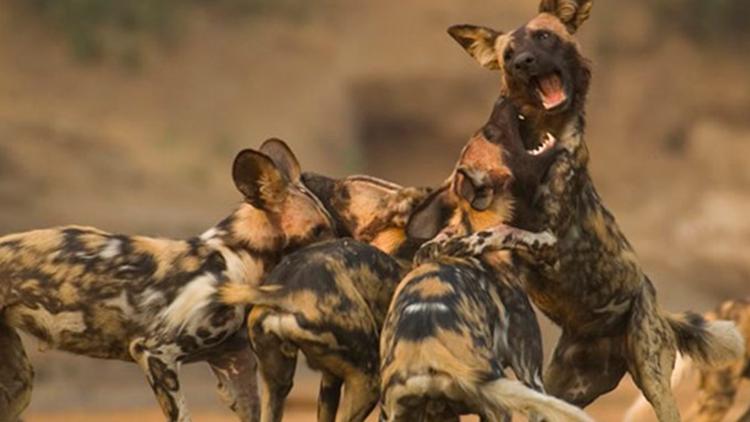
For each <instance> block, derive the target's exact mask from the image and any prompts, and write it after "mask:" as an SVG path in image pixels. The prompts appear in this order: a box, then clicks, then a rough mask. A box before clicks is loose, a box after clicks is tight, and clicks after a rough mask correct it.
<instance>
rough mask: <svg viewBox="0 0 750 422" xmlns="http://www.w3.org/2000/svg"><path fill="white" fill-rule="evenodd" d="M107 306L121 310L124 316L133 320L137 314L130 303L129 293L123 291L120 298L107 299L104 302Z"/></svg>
mask: <svg viewBox="0 0 750 422" xmlns="http://www.w3.org/2000/svg"><path fill="white" fill-rule="evenodd" d="M103 303H104V305H105V306H109V307H112V308H116V309H119V310H120V312H122V314H123V315H124V316H126V317H128V318H133V317H134V316H135V312H134V309H133V307H132V306H130V303H129V302H128V293H127V292H126V291H123V292H122V293H120V295H119V296H117V297H113V298H111V299H107V300H105V301H104V302H103Z"/></svg>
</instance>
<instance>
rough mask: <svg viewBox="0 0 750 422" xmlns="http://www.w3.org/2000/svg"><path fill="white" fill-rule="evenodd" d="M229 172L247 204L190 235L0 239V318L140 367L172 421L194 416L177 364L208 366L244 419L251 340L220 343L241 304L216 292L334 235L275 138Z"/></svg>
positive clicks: (236, 325) (52, 341)
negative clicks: (181, 237)
mask: <svg viewBox="0 0 750 422" xmlns="http://www.w3.org/2000/svg"><path fill="white" fill-rule="evenodd" d="M269 156H270V157H269ZM232 175H233V178H234V183H235V185H236V186H237V189H238V190H239V191H240V192H241V193H242V194H243V195H244V197H245V201H244V203H243V204H241V205H240V207H239V208H238V209H237V210H236V211H235V212H234V213H232V214H231V215H230V216H229V217H227V218H226V219H224V220H223V221H222V222H220V223H219V224H218V225H216V226H214V227H213V228H212V229H210V230H208V231H207V232H205V233H203V234H202V235H201V236H200V237H195V238H191V239H189V240H184V241H181V240H167V239H159V238H149V237H142V236H124V235H118V234H110V233H105V232H103V231H100V230H97V229H94V228H89V227H74V226H70V227H61V228H55V229H47V230H35V231H30V232H25V233H19V234H12V235H8V236H5V237H2V238H0V280H2V282H1V283H0V311H2V322H3V323H4V324H7V325H8V326H10V327H13V328H15V329H20V330H23V331H26V332H28V333H29V334H31V335H33V336H34V337H36V338H38V339H39V340H40V341H42V342H43V343H46V344H47V345H48V346H49V347H52V348H55V349H59V350H65V351H68V352H72V353H76V354H81V355H85V356H90V357H95V358H105V359H120V360H125V361H134V362H136V363H137V364H138V365H139V366H140V367H141V369H142V370H143V371H144V372H145V373H146V378H147V379H148V382H149V384H150V385H151V387H152V389H153V390H154V393H155V394H156V397H157V399H158V401H159V404H160V405H161V408H162V410H163V412H164V413H165V415H166V417H167V418H168V419H169V420H171V421H188V420H190V416H189V414H188V410H187V407H186V405H185V401H184V397H183V394H182V392H181V390H180V383H179V381H178V370H179V367H180V365H181V364H182V363H184V362H188V361H194V360H197V359H202V360H207V361H208V362H209V364H210V365H211V367H212V369H213V371H214V372H215V374H216V375H217V377H218V379H219V382H220V388H221V393H222V398H224V399H225V400H226V401H227V402H228V404H229V405H230V406H231V407H232V409H233V410H235V411H236V412H237V414H238V415H239V416H240V417H241V418H242V419H243V420H251V419H252V418H254V415H253V412H254V409H252V405H253V399H254V398H255V396H256V395H257V391H252V388H248V386H254V384H252V382H253V379H254V376H255V373H254V370H255V360H254V358H253V356H252V354H251V352H250V349H249V344H248V343H247V341H245V342H244V345H245V346H244V347H242V341H241V339H240V341H239V342H238V343H237V342H235V343H233V344H232V347H234V346H237V348H236V349H234V348H224V347H223V346H224V344H225V343H226V342H227V341H230V340H232V339H233V338H234V336H235V335H236V333H238V331H240V328H241V327H242V324H243V322H244V320H245V309H244V307H242V306H227V305H225V304H222V303H221V302H220V301H219V300H218V295H217V292H218V289H219V287H220V286H222V285H224V284H226V283H229V282H232V283H250V284H255V283H259V281H260V279H261V277H262V276H263V275H264V274H265V273H266V272H268V271H269V270H270V269H271V268H272V267H273V266H274V265H275V264H276V263H277V261H278V260H279V259H280V257H281V255H282V254H283V253H285V252H291V251H293V250H295V249H297V248H299V247H301V246H304V245H307V244H309V243H312V242H313V241H316V240H321V239H325V238H327V237H330V236H331V235H332V222H331V220H330V216H329V215H328V214H327V212H326V211H325V209H324V207H323V206H322V204H320V202H319V201H318V200H317V199H316V198H315V196H314V195H312V194H311V193H310V192H309V191H308V190H307V189H306V188H305V187H304V186H303V185H302V184H301V183H300V181H299V175H300V171H299V167H298V164H297V161H296V159H295V157H294V155H293V154H292V153H291V151H290V150H289V149H288V147H287V146H286V145H285V144H284V143H283V142H281V141H278V140H269V141H266V142H265V143H264V144H263V146H262V147H261V152H258V151H254V150H244V151H242V152H240V153H239V154H238V155H237V157H236V159H235V161H234V166H233V169H232Z"/></svg>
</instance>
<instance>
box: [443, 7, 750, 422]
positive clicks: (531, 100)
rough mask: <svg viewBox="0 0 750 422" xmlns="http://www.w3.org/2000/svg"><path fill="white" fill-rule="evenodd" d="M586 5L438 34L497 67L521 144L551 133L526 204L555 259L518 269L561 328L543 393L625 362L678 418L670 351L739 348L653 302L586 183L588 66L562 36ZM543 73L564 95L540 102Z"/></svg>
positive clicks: (661, 409) (603, 381)
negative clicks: (549, 158)
mask: <svg viewBox="0 0 750 422" xmlns="http://www.w3.org/2000/svg"><path fill="white" fill-rule="evenodd" d="M591 4H592V1H591V0H580V2H578V1H575V0H544V1H542V5H541V8H540V11H541V13H540V14H539V15H538V16H537V17H536V18H534V19H532V20H531V21H530V22H529V23H527V24H526V25H524V26H522V27H521V28H519V29H516V30H515V31H512V32H510V33H501V32H499V31H495V30H492V29H488V28H482V27H475V26H470V25H460V26H455V27H452V28H451V29H450V30H449V32H450V34H451V35H452V36H453V37H454V38H455V39H456V40H457V41H458V42H459V43H460V44H461V45H462V46H463V47H464V48H465V49H466V50H467V51H469V53H470V54H471V55H472V56H473V57H474V58H476V59H477V61H479V62H480V63H481V64H482V65H483V66H485V67H487V68H491V69H499V70H500V72H501V75H502V88H501V92H502V93H503V94H504V95H506V96H508V97H509V98H510V99H511V101H513V103H514V104H515V105H516V107H518V109H519V110H520V112H521V113H522V115H523V116H524V117H525V130H524V134H525V136H524V142H526V144H527V147H532V146H533V145H534V144H535V143H538V142H539V140H540V139H542V137H543V136H545V135H546V134H547V133H551V134H552V135H554V137H555V138H556V139H557V148H558V149H559V150H560V153H559V155H558V156H557V158H556V160H555V162H554V164H553V165H552V166H551V168H550V171H549V173H548V175H547V177H546V178H545V180H544V181H543V183H542V185H541V186H540V189H539V191H538V192H539V195H538V197H537V198H536V200H535V203H534V206H533V212H534V213H539V215H540V217H541V220H542V221H544V223H545V224H546V225H548V227H549V229H550V230H551V231H552V232H553V233H554V234H555V236H556V237H557V239H558V243H557V247H556V249H557V255H558V259H557V261H558V265H557V267H555V268H550V267H546V268H542V267H539V266H538V265H535V264H534V263H533V262H527V263H525V264H521V267H520V268H521V269H522V270H523V271H524V273H525V274H524V277H523V278H524V280H526V285H525V289H526V291H527V292H528V294H529V295H530V297H531V299H532V301H533V302H534V303H535V304H536V305H537V306H538V307H539V308H540V309H541V310H542V311H543V312H544V313H545V314H546V315H547V316H549V317H550V318H551V319H552V320H553V321H554V322H555V323H556V324H558V325H559V326H560V327H561V328H562V330H563V333H562V337H561V338H560V340H559V342H558V344H557V347H556V349H555V352H554V355H553V357H552V360H551V363H550V366H549V367H548V369H547V371H546V373H545V387H546V389H547V392H549V393H551V394H554V395H555V396H557V397H561V398H564V399H565V400H567V401H569V402H571V403H575V404H577V405H580V406H585V405H587V404H589V403H591V402H592V401H593V400H594V399H596V398H597V397H598V396H600V395H601V394H604V393H606V392H608V391H610V390H612V389H614V388H615V387H616V386H617V384H618V383H619V381H620V379H621V378H622V376H623V375H624V374H625V373H626V372H628V373H630V375H631V376H632V377H633V380H634V381H635V383H636V384H637V385H638V387H639V388H640V389H641V391H643V393H644V394H645V396H646V398H647V399H648V400H649V401H650V402H651V404H652V405H653V407H654V409H655V411H656V413H657V415H658V416H659V419H660V420H661V421H670V422H673V421H678V420H679V419H680V416H679V412H678V410H677V406H676V405H675V402H674V398H673V396H672V393H671V390H670V385H669V382H670V376H669V375H670V373H671V371H672V366H673V364H674V359H675V353H676V350H677V349H678V348H679V350H680V351H682V352H684V353H686V354H688V355H690V356H691V357H693V358H694V359H698V360H701V361H703V362H704V363H707V364H718V363H721V362H726V361H731V360H733V359H737V358H738V357H739V356H741V355H742V353H743V351H742V350H743V341H742V340H741V337H740V336H739V333H738V332H737V330H736V328H735V327H734V324H733V323H731V322H718V321H714V322H707V321H706V320H705V319H703V318H701V317H700V316H698V315H695V314H692V313H685V314H671V313H668V312H666V311H664V310H662V309H661V308H660V307H659V305H658V303H657V300H656V292H655V290H654V287H653V284H652V283H651V281H650V280H649V279H648V277H647V276H646V275H645V274H644V273H643V270H642V269H641V266H640V264H639V262H638V259H637V257H636V255H635V252H634V251H633V249H632V247H631V246H630V244H629V243H628V241H627V239H626V238H625V236H624V235H623V234H622V232H621V231H620V229H619V227H618V225H617V223H616V222H615V219H614V217H613V216H612V214H611V213H610V212H609V211H608V210H607V208H606V207H605V206H604V205H603V204H602V201H601V199H600V197H599V195H598V194H597V192H596V189H595V187H594V184H593V182H592V180H591V177H590V175H589V172H588V169H587V165H588V150H587V148H586V144H585V142H584V139H583V131H584V102H585V101H584V99H585V96H586V94H587V92H588V82H589V75H590V70H589V65H588V63H587V61H586V60H585V59H584V58H583V56H582V55H581V53H580V51H579V47H578V45H577V43H576V41H575V39H574V38H573V32H574V31H575V30H576V29H577V28H578V27H579V26H580V24H581V23H582V22H583V21H584V20H585V19H586V18H587V17H588V15H589V13H590V10H591ZM551 74H557V75H559V76H560V78H561V79H562V86H563V89H564V92H565V94H566V101H565V102H564V103H563V104H560V106H559V107H555V108H554V109H551V110H547V109H546V108H545V107H543V106H542V101H541V98H540V96H539V95H538V91H537V90H536V88H537V86H536V82H537V81H538V80H539V78H544V77H547V76H549V75H551ZM503 230H504V229H503V228H500V234H501V235H502V239H499V241H498V239H494V238H493V237H494V234H495V233H494V231H493V230H488V231H485V232H482V233H477V234H475V235H472V236H470V237H468V238H465V239H453V240H451V241H449V242H448V243H449V245H448V246H447V248H446V251H448V253H460V251H463V253H466V254H468V255H476V254H477V253H481V252H483V251H485V250H489V249H491V245H493V244H495V246H502V245H500V244H501V243H502V242H503V241H504V239H505V237H506V236H505V234H504V233H503ZM496 241H498V242H497V243H496Z"/></svg>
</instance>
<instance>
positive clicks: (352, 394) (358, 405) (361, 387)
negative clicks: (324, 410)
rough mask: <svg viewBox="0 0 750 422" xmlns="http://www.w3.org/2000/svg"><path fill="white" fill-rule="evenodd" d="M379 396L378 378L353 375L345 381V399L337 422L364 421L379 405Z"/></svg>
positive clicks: (342, 401)
mask: <svg viewBox="0 0 750 422" xmlns="http://www.w3.org/2000/svg"><path fill="white" fill-rule="evenodd" d="M378 395H379V394H378V380H377V377H375V376H372V375H368V374H364V373H354V374H351V375H350V376H348V377H347V378H346V380H344V398H343V400H341V406H340V408H339V413H338V415H337V416H336V421H337V422H360V421H364V420H365V419H366V418H367V415H369V414H370V412H371V411H372V409H373V408H374V407H375V404H377V402H378Z"/></svg>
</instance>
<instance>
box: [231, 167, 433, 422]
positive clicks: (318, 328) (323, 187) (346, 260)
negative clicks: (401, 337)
mask: <svg viewBox="0 0 750 422" xmlns="http://www.w3.org/2000/svg"><path fill="white" fill-rule="evenodd" d="M303 180H304V181H305V184H306V185H307V186H309V187H310V188H311V190H313V192H315V193H316V195H317V196H318V197H319V198H320V199H321V200H322V202H323V203H324V204H325V205H326V208H327V209H328V210H329V212H330V213H331V215H332V216H333V217H334V221H336V223H337V225H338V227H339V230H340V232H341V233H340V234H342V235H348V236H353V237H354V239H356V240H353V239H338V240H332V241H328V242H323V243H319V244H316V245H313V246H309V247H307V248H304V249H301V250H299V251H297V252H295V253H293V254H290V255H288V256H286V257H284V259H283V260H282V261H281V263H279V265H278V266H276V267H275V268H274V270H273V271H271V273H270V274H268V276H267V277H266V279H265V281H264V283H263V284H262V285H260V286H253V285H248V284H235V283H231V284H227V285H226V286H225V288H224V289H223V291H222V300H223V301H224V302H225V303H227V304H230V305H239V304H249V305H252V310H251V311H250V315H249V317H248V332H249V335H250V339H251V341H252V344H253V346H254V349H255V351H256V354H257V356H258V360H259V366H260V370H261V376H262V380H263V385H264V389H263V400H262V403H263V407H262V411H261V417H262V420H263V421H281V419H282V416H283V408H284V401H285V399H286V396H287V394H288V393H289V390H290V389H291V387H292V382H293V377H294V372H295V367H296V362H297V352H298V351H301V352H302V353H304V354H305V357H306V358H307V361H308V363H309V364H310V365H311V366H312V367H313V368H315V369H319V370H320V371H321V372H322V373H323V376H322V379H321V383H320V394H319V398H318V420H319V421H334V420H336V421H361V420H364V419H365V418H366V417H367V415H368V414H369V413H370V411H371V410H372V408H373V407H374V405H375V403H376V402H377V399H378V387H379V384H378V379H379V378H378V367H379V359H378V342H379V338H380V329H381V327H382V326H383V318H384V317H385V312H386V310H387V309H388V304H389V303H390V300H391V296H392V295H393V291H394V290H395V288H396V285H397V284H398V282H399V281H400V280H401V278H402V277H403V275H404V274H405V273H406V272H407V271H408V269H409V267H410V263H411V262H410V261H411V258H412V256H413V254H414V251H415V250H416V247H415V246H414V245H412V244H411V241H409V240H408V239H407V238H406V236H405V234H404V231H405V226H406V221H407V219H408V217H409V215H410V214H411V212H412V210H413V209H414V208H415V207H416V205H417V204H419V203H420V202H421V201H422V200H423V199H424V198H425V197H426V195H427V193H428V190H427V189H416V188H402V187H400V186H398V185H394V184H392V183H388V182H385V181H382V180H378V179H374V178H370V177H366V176H352V177H348V178H345V179H342V180H333V179H329V178H326V177H324V176H319V175H315V174H307V175H305V177H303ZM363 242H368V243H369V244H368V243H363ZM342 385H343V390H344V397H343V400H342V401H341V403H339V402H340V399H341V397H340V396H341V389H342ZM339 404H340V406H339ZM339 408H340V411H339Z"/></svg>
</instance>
